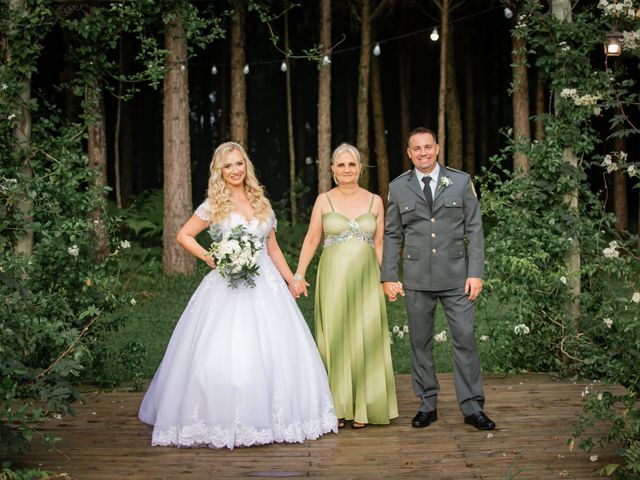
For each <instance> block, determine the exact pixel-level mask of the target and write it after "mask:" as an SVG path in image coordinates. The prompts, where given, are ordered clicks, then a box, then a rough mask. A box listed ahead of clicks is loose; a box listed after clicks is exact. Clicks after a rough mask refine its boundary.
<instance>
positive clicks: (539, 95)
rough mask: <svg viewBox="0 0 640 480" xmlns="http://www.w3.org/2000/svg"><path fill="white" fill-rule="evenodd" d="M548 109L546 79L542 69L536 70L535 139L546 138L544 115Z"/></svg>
mask: <svg viewBox="0 0 640 480" xmlns="http://www.w3.org/2000/svg"><path fill="white" fill-rule="evenodd" d="M546 111H547V106H546V101H545V96H544V81H543V80H542V76H541V75H540V70H538V71H537V72H536V121H535V126H536V130H535V139H536V140H538V141H540V142H541V141H542V140H544V120H543V118H542V117H543V115H544V114H545V113H546Z"/></svg>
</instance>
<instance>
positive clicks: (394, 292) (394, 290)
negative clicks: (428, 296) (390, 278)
mask: <svg viewBox="0 0 640 480" xmlns="http://www.w3.org/2000/svg"><path fill="white" fill-rule="evenodd" d="M382 290H383V291H384V294H385V295H386V296H387V297H388V298H389V301H390V302H395V301H396V298H397V296H398V295H400V296H401V297H404V288H403V287H402V282H382Z"/></svg>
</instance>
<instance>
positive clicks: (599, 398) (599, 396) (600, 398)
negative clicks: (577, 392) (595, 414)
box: [598, 393, 602, 402]
mask: <svg viewBox="0 0 640 480" xmlns="http://www.w3.org/2000/svg"><path fill="white" fill-rule="evenodd" d="M598 401H599V402H601V401H602V394H601V393H599V394H598Z"/></svg>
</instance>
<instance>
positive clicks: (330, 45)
mask: <svg viewBox="0 0 640 480" xmlns="http://www.w3.org/2000/svg"><path fill="white" fill-rule="evenodd" d="M0 7H1V8H0V12H2V13H0V22H2V29H1V31H2V44H1V47H0V48H1V54H2V59H3V61H2V64H1V65H0V136H1V140H0V169H1V170H0V209H1V210H0V211H1V216H0V292H1V294H2V299H3V300H2V302H0V336H1V338H2V342H1V343H0V368H2V382H1V383H0V393H1V395H0V398H1V400H0V401H1V402H2V403H1V405H2V415H1V422H0V438H1V439H2V441H1V442H0V443H1V445H0V446H1V448H2V452H3V455H2V457H3V458H5V456H7V457H8V458H11V457H12V456H13V455H15V454H16V452H20V451H23V450H24V449H25V448H28V446H29V444H30V442H31V441H32V439H33V438H34V436H36V437H38V436H40V431H39V429H38V425H39V424H40V422H41V421H42V420H43V419H44V418H46V417H48V416H53V415H62V414H67V413H70V412H71V411H72V405H73V402H74V401H75V400H77V398H78V397H79V385H81V384H82V383H83V382H92V383H98V384H101V385H104V386H109V385H117V384H119V383H120V382H123V381H133V386H134V387H136V386H139V385H141V381H142V379H144V378H147V377H148V376H149V375H150V374H151V373H152V372H153V370H154V369H155V367H156V366H157V362H158V361H159V356H160V355H161V353H162V351H163V348H164V345H165V344H166V341H167V339H168V335H169V333H170V331H171V329H172V327H173V325H174V324H175V321H176V320H177V316H178V315H179V312H180V309H181V308H182V306H183V305H184V302H185V301H186V298H188V295H189V293H190V292H192V291H193V288H194V285H195V284H196V283H197V281H198V279H199V278H200V277H201V275H202V272H198V271H197V268H196V263H195V261H194V260H193V258H191V257H190V256H189V255H188V254H186V253H185V252H184V251H182V250H181V249H180V248H179V247H178V246H177V245H176V243H175V242H174V238H175V234H176V232H177V229H178V228H179V227H180V226H181V225H182V223H184V221H185V220H186V219H187V218H188V217H189V216H190V215H191V213H192V211H193V209H194V206H195V205H197V204H198V203H199V202H200V201H202V199H204V196H205V189H206V183H207V178H208V165H209V162H210V159H211V154H212V151H213V149H214V148H215V146H216V145H217V144H218V143H220V142H222V141H225V140H228V139H232V140H234V141H237V142H239V143H242V144H243V145H245V146H246V147H247V150H248V152H249V156H250V157H251V158H252V160H253V161H254V163H255V164H256V167H257V170H258V174H259V178H260V180H261V181H262V182H263V183H264V184H265V186H266V190H267V192H268V194H269V196H270V198H271V200H272V203H273V204H274V207H275V209H276V212H277V215H278V218H279V220H280V229H279V237H280V239H281V243H282V244H283V247H284V249H285V254H286V255H287V258H288V260H289V262H290V263H291V264H292V265H294V264H295V261H296V258H297V251H298V248H299V246H300V244H301V241H302V237H303V235H304V231H305V228H306V225H305V221H306V220H307V217H308V212H309V211H310V206H311V204H312V202H313V199H314V198H315V195H316V194H317V193H318V192H322V191H326V190H327V189H328V188H330V187H331V175H330V170H329V157H330V152H331V149H332V148H333V147H335V146H336V145H337V144H339V143H341V142H343V141H347V142H350V143H353V144H355V145H357V146H358V148H359V150H360V151H361V153H362V155H363V158H364V160H365V162H366V163H367V165H369V168H367V169H366V171H367V174H366V175H365V176H364V178H363V179H362V185H363V186H365V187H367V188H370V189H371V190H372V191H375V192H378V193H380V194H381V195H382V197H383V198H386V188H387V185H388V182H389V180H390V179H392V178H394V177H395V176H396V175H398V174H399V173H401V172H402V171H404V170H406V169H408V168H409V167H410V164H409V163H408V159H407V157H406V155H405V154H404V141H405V137H406V133H407V132H408V131H409V130H410V129H411V128H413V127H415V126H418V125H425V126H429V127H431V128H433V129H434V130H437V132H438V137H439V142H440V145H441V158H440V160H441V161H442V162H443V163H446V164H447V165H449V166H451V167H454V168H458V169H462V170H465V171H467V172H469V173H470V174H471V175H474V176H476V178H477V186H478V191H479V194H480V197H481V205H482V208H483V212H484V216H485V233H486V236H487V265H486V267H487V268H486V270H487V278H486V287H487V288H486V291H485V294H484V295H483V298H482V300H481V301H480V302H479V304H478V307H477V311H478V319H479V320H478V325H479V327H478V329H479V332H478V334H479V339H480V347H481V352H482V355H483V366H484V368H485V370H488V371H494V372H515V371H536V372H541V371H544V372H554V373H558V374H562V375H573V376H579V377H581V378H588V379H592V380H598V381H604V382H613V383H617V384H620V385H623V386H624V387H625V388H626V394H624V395H613V394H611V393H609V392H608V391H607V390H606V387H598V389H597V390H593V391H588V392H586V393H585V396H586V398H587V401H586V403H585V415H584V416H583V417H582V418H581V419H579V420H578V421H577V422H576V426H575V430H574V432H571V433H569V432H568V437H570V440H569V441H570V442H573V441H576V442H578V443H579V445H580V446H581V447H582V448H585V449H588V450H589V449H592V448H594V447H596V445H597V442H598V441H600V442H604V443H606V442H613V443H616V444H619V445H620V446H621V447H622V449H621V459H620V462H619V463H616V464H612V465H609V466H607V467H606V469H607V470H606V473H608V474H610V475H613V476H618V477H619V478H626V477H625V476H629V475H636V474H638V473H640V413H639V409H638V408H637V400H636V399H637V393H638V385H639V383H638V377H639V373H640V372H638V367H637V365H638V364H640V322H638V313H639V305H640V284H639V283H638V278H639V276H638V273H640V272H639V268H638V263H639V262H638V260H639V256H638V237H637V235H636V233H637V229H638V225H639V223H640V222H638V215H639V211H638V190H637V187H638V165H639V163H638V161H637V158H638V154H639V152H638V150H639V145H640V142H639V141H638V139H639V138H640V137H639V136H638V133H639V132H640V130H638V128H637V127H636V125H637V124H638V121H639V118H638V104H639V97H638V90H637V85H636V79H637V78H638V58H639V55H640V49H639V46H640V43H639V41H640V13H639V11H640V10H639V6H638V5H637V3H636V2H634V1H633V0H621V1H618V0H612V1H607V0H600V1H599V2H598V3H596V2H587V1H584V2H573V3H572V2H569V1H567V0H552V1H550V2H547V1H535V0H530V1H504V0H421V1H420V0H352V1H333V2H331V1H330V0H321V1H319V2H311V1H303V2H297V3H296V2H293V1H291V2H287V1H278V0H272V1H266V0H265V1H257V0H253V1H243V0H230V1H216V2H210V1H204V0H202V1H191V2H189V1H186V0H180V1H151V0H149V1H147V0H139V1H120V2H117V1H116V2H106V1H100V0H95V1H76V0H3V1H2V2H0ZM603 45H609V49H610V50H609V53H610V55H607V54H605V51H604V49H603ZM616 45H617V47H618V51H617V52H616V51H614V50H613V49H615V47H616ZM617 53H621V55H617ZM611 54H616V55H611ZM202 240H203V242H206V238H204V237H203V238H202ZM301 308H302V309H303V312H304V313H305V317H306V318H307V319H308V320H309V322H310V323H311V324H312V322H313V319H312V318H313V314H312V307H311V303H310V302H309V301H304V302H302V303H301ZM390 315H391V323H392V329H391V331H390V335H392V337H393V340H394V347H393V348H394V362H395V367H396V370H397V371H406V369H407V368H408V358H407V353H406V352H407V340H406V338H405V337H404V329H403V327H404V323H405V321H404V316H403V315H404V314H403V312H402V308H401V306H398V305H394V306H390ZM439 322H440V323H439V325H441V326H442V328H443V329H444V328H445V327H444V323H443V322H442V320H439ZM439 335H440V337H439V338H440V339H444V338H446V333H445V334H444V335H443V334H442V332H440V333H439ZM445 345H446V342H441V344H440V345H439V346H438V348H439V349H440V350H441V352H440V356H441V360H440V361H439V364H440V365H441V367H442V368H444V369H446V368H447V362H446V360H444V359H445V358H446V356H448V352H447V350H446V348H445ZM603 419H605V420H608V421H610V422H611V423H610V425H611V428H610V430H609V434H608V435H607V436H606V437H604V438H601V439H594V438H592V437H591V436H589V434H588V433H585V432H588V430H586V429H588V427H589V425H590V424H592V423H593V422H596V421H600V420H603ZM44 440H45V441H48V442H52V443H55V440H56V439H54V438H47V437H46V436H45V438H44ZM2 468H3V473H7V475H8V474H9V473H11V474H13V473H12V472H13V471H12V470H11V464H10V462H3V465H2ZM8 472H9V473H8ZM23 473H24V472H23ZM16 475H18V474H16ZM20 475H22V473H20ZM24 475H28V473H24ZM34 475H36V474H34ZM629 478H632V477H629Z"/></svg>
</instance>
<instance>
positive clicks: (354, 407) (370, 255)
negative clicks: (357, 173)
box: [315, 195, 398, 424]
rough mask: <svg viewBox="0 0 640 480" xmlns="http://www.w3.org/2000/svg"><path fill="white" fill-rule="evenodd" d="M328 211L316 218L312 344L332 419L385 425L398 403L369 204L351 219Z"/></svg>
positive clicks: (374, 224) (372, 216)
mask: <svg viewBox="0 0 640 480" xmlns="http://www.w3.org/2000/svg"><path fill="white" fill-rule="evenodd" d="M327 198H329V196H328V195H327ZM372 203H373V197H372ZM329 204H330V205H331V200H329ZM331 210H332V211H331V212H327V213H325V214H324V215H323V217H322V226H323V229H324V235H325V239H324V249H323V251H322V255H321V256H320V262H319V264H318V276H317V281H316V298H315V318H316V322H315V323H316V342H317V343H318V349H319V350H320V355H321V356H322V360H323V361H324V364H325V367H326V369H327V374H328V376H329V386H330V388H331V393H332V395H333V403H334V407H335V410H336V415H337V417H338V418H344V419H346V420H354V421H356V422H360V423H372V424H388V423H389V420H390V419H391V418H395V417H397V416H398V403H397V399H396V389H395V382H394V379H393V367H392V364H391V349H390V344H389V327H388V324H387V310H386V307H385V300H384V295H383V292H382V286H381V284H380V267H379V265H378V261H377V259H376V254H375V250H374V248H373V234H374V232H375V230H376V217H375V215H374V214H373V213H371V205H369V211H367V212H364V213H362V214H361V215H359V216H358V217H356V218H355V219H353V220H350V219H348V218H347V217H345V216H344V215H342V214H341V213H339V212H336V211H335V210H334V209H333V205H331Z"/></svg>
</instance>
